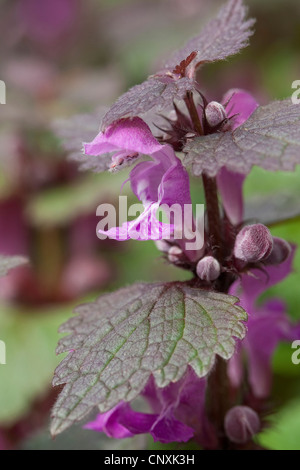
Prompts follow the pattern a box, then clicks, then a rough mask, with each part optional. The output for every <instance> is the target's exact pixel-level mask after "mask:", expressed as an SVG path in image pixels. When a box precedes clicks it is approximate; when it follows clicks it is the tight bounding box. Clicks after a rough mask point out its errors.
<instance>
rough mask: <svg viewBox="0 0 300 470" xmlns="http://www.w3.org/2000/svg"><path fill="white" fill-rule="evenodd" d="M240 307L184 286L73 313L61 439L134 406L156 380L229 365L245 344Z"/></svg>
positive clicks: (134, 290)
mask: <svg viewBox="0 0 300 470" xmlns="http://www.w3.org/2000/svg"><path fill="white" fill-rule="evenodd" d="M237 301H238V299H237V298H236V297H232V296H229V295H225V294H220V293H216V292H209V291H203V290H200V289H196V288H192V287H189V286H187V285H186V284H184V283H170V284H152V285H151V284H136V285H134V286H131V287H128V288H124V289H121V290H119V291H117V292H115V293H112V294H107V295H104V296H102V297H100V298H99V299H98V300H97V301H96V302H94V303H90V304H85V305H82V306H80V307H78V308H77V309H76V312H77V314H78V315H77V316H76V317H74V318H72V319H70V320H69V321H68V322H67V323H66V324H65V325H63V327H62V328H61V332H66V333H70V335H69V336H67V337H65V338H63V339H62V340H60V343H59V346H58V349H57V352H58V353H62V352H66V351H67V352H69V354H68V356H67V357H66V358H65V359H64V360H63V361H62V363H61V364H60V365H59V366H58V368H57V369H56V372H55V378H54V382H53V383H54V385H61V384H66V385H65V387H64V389H63V391H62V392H61V395H60V396H59V398H58V401H57V403H56V405H55V406H54V409H53V414H52V418H53V420H52V427H51V431H52V434H53V435H56V434H58V433H60V432H62V431H63V430H65V429H66V428H68V427H69V426H70V425H72V424H73V423H74V422H77V421H80V420H81V419H82V418H84V417H85V416H86V415H87V414H88V413H89V412H90V411H91V410H92V409H93V408H94V407H95V406H98V407H99V409H100V412H106V411H108V410H109V409H111V408H112V407H114V406H115V405H117V404H118V403H119V402H120V401H131V400H133V399H134V398H135V397H136V396H137V395H138V394H139V393H140V392H141V391H142V390H143V389H144V387H145V386H146V384H147V382H148V380H149V378H150V376H151V375H153V377H154V379H155V381H156V383H157V385H158V386H159V387H165V386H167V385H168V384H169V383H171V382H176V381H178V380H179V379H180V378H181V377H182V376H183V375H184V373H185V371H186V370H187V367H188V365H190V366H191V367H192V368H193V369H194V370H195V372H196V373H197V375H198V376H199V377H203V376H205V375H206V374H207V373H208V372H209V370H210V369H211V368H212V366H213V364H214V361H215V356H216V354H218V355H220V356H221V357H223V358H225V359H229V358H230V357H231V356H232V354H233V353H234V347H235V340H234V338H235V337H236V338H241V339H242V338H243V337H244V336H245V332H246V329H245V326H244V324H243V321H245V320H246V318H247V315H246V313H245V311H244V310H243V309H242V308H241V307H239V306H237V305H236V302H237Z"/></svg>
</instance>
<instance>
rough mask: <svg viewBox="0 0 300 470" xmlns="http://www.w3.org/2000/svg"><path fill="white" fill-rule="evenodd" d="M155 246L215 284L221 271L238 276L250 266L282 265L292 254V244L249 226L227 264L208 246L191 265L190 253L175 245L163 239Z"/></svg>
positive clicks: (255, 226)
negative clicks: (222, 262) (188, 254)
mask: <svg viewBox="0 0 300 470" xmlns="http://www.w3.org/2000/svg"><path fill="white" fill-rule="evenodd" d="M156 245H157V248H158V249H159V250H160V251H162V252H164V253H165V255H166V257H167V259H168V261H169V262H170V263H172V264H175V265H176V266H181V267H183V268H185V269H190V270H191V271H193V272H194V273H195V274H196V275H197V277H198V278H199V279H200V280H201V281H203V282H205V283H213V282H215V281H216V280H217V279H218V278H219V277H220V275H221V273H222V272H226V271H231V272H233V273H236V274H238V273H239V272H241V271H245V270H247V266H248V265H250V266H251V267H253V265H257V267H263V265H278V264H281V263H283V262H284V261H285V260H286V259H287V258H288V257H289V256H290V254H291V246H290V245H289V243H287V242H286V241H285V240H282V239H281V238H278V237H272V235H271V232H270V230H269V229H268V228H267V227H266V226H265V225H263V224H253V225H246V226H245V227H243V228H242V229H241V230H240V231H239V233H238V234H237V236H236V239H235V242H234V246H233V250H232V254H231V255H230V256H229V257H227V258H226V259H225V260H224V265H223V264H221V262H220V261H219V260H218V259H216V257H215V256H213V254H212V250H211V249H209V247H208V250H205V251H206V253H205V251H204V253H203V254H202V257H201V258H200V259H198V260H196V261H193V262H191V261H189V258H188V256H187V253H185V252H184V250H183V249H182V248H181V247H179V246H178V245H174V244H172V242H169V241H168V242H167V241H164V240H161V241H159V242H156ZM203 255H204V256H203Z"/></svg>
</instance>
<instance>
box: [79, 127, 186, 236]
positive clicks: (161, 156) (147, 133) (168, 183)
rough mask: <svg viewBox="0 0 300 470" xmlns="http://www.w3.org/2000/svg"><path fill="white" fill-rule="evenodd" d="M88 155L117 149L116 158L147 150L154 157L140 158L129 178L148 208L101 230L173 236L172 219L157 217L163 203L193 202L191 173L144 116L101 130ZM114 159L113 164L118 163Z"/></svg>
mask: <svg viewBox="0 0 300 470" xmlns="http://www.w3.org/2000/svg"><path fill="white" fill-rule="evenodd" d="M84 149H85V153H86V154H88V155H95V156H96V155H99V154H102V153H107V152H115V153H114V155H113V157H112V158H113V162H114V163H116V162H117V160H118V159H120V158H124V159H126V158H127V156H128V155H132V154H135V155H141V154H146V155H148V156H150V157H151V158H152V160H150V161H145V162H140V163H139V164H138V165H136V166H135V167H134V168H133V170H132V171H131V173H130V176H129V181H130V183H131V188H132V190H133V192H134V194H135V195H136V196H137V198H138V199H139V200H140V201H141V202H142V204H143V206H144V211H143V212H142V213H141V214H140V215H139V216H138V217H137V218H136V219H135V220H133V221H130V222H125V223H124V224H122V226H121V227H112V228H109V229H108V230H107V231H103V230H100V231H99V233H101V234H105V235H107V236H108V237H109V238H113V239H116V240H128V239H130V238H133V239H136V240H161V239H163V238H170V235H171V232H172V230H173V229H174V226H173V224H172V223H170V224H165V223H162V222H159V221H158V220H157V218H156V212H157V210H158V208H159V207H160V206H161V205H164V204H165V205H167V206H168V207H170V206H172V205H173V204H178V205H179V207H180V208H183V206H184V204H191V198H190V190H189V177H188V173H187V171H186V170H185V169H184V167H183V166H182V163H181V161H180V160H179V159H178V158H177V157H176V156H175V153H174V151H173V149H172V147H171V146H170V145H162V144H160V143H159V142H158V141H157V140H156V139H155V137H154V136H153V135H152V133H151V130H150V128H149V127H148V126H147V124H146V123H145V122H144V121H142V119H140V118H133V119H123V120H121V121H119V122H117V123H116V124H113V125H112V126H110V127H109V128H108V129H107V130H106V131H105V133H102V132H100V133H99V134H98V136H97V137H96V138H95V139H94V140H93V142H91V143H89V144H85V145H84ZM114 163H113V165H114Z"/></svg>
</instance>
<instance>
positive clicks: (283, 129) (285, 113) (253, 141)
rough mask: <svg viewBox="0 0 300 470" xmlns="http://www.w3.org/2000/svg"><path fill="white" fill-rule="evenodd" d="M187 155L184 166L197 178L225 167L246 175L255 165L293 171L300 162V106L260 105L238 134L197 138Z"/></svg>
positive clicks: (284, 102)
mask: <svg viewBox="0 0 300 470" xmlns="http://www.w3.org/2000/svg"><path fill="white" fill-rule="evenodd" d="M184 152H185V153H186V156H185V161H184V163H185V165H186V166H189V167H191V169H192V172H193V174H194V175H196V176H199V175H201V174H202V173H203V172H204V173H206V174H208V175H209V176H215V175H216V174H217V173H218V171H219V170H220V169H221V168H222V167H224V166H225V167H226V168H227V169H228V170H231V171H235V172H238V173H243V174H247V173H249V171H250V170H251V168H252V167H253V165H258V166H260V167H262V168H264V169H266V170H269V171H277V170H281V171H293V170H294V168H295V165H297V164H299V163H300V106H298V105H296V104H293V103H292V101H291V100H290V99H287V100H284V101H275V102H273V103H270V104H269V105H267V106H260V107H259V108H257V110H256V111H255V112H254V113H253V114H252V115H251V117H250V118H249V119H248V120H247V121H246V122H245V123H244V124H243V125H242V126H240V127H238V128H237V129H236V130H235V131H233V132H220V133H216V134H212V135H208V136H204V137H197V138H195V139H193V140H190V141H189V142H188V143H187V145H186V146H185V148H184Z"/></svg>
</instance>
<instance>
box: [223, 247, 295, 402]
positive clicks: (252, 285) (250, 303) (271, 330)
mask: <svg viewBox="0 0 300 470" xmlns="http://www.w3.org/2000/svg"><path fill="white" fill-rule="evenodd" d="M294 253H295V249H294V250H293V253H292V254H291V255H290V256H289V258H288V259H287V260H286V261H284V262H283V263H282V264H281V265H277V266H267V267H265V268H264V271H260V270H258V269H254V270H252V271H251V275H247V274H244V275H243V276H242V278H241V281H236V282H235V284H233V285H232V287H231V289H230V294H232V295H238V296H239V298H240V299H241V300H240V304H241V306H242V307H243V308H244V309H245V310H246V311H247V312H248V314H249V319H248V324H247V325H248V334H247V336H246V338H245V339H244V340H243V341H242V342H239V343H238V346H237V350H236V353H235V355H234V356H233V357H232V358H231V359H230V361H229V368H228V373H229V377H230V380H231V382H232V384H233V385H234V386H235V387H239V386H240V384H241V383H242V380H243V366H242V356H243V352H244V353H245V354H246V356H247V358H248V380H249V384H250V386H251V389H252V391H253V393H254V395H255V396H256V397H258V398H265V397H267V396H268V395H269V394H270V390H271V385H272V367H271V361H272V356H273V353H274V351H275V349H276V347H277V346H278V344H279V342H280V341H293V340H294V339H296V338H297V336H298V335H299V330H300V326H299V325H294V324H292V322H291V320H290V319H289V318H288V316H287V314H286V306H285V304H284V302H282V301H281V300H279V299H272V300H269V301H267V302H266V303H264V304H263V305H262V306H257V300H258V298H259V296H260V295H261V294H262V293H263V292H264V291H265V290H266V289H268V288H270V287H272V286H273V285H275V284H277V283H279V282H281V281H282V280H283V279H284V278H285V277H287V276H288V275H289V274H290V273H291V271H292V262H293V258H294ZM240 289H242V292H241V293H240V292H239V290H240ZM240 294H241V295H240Z"/></svg>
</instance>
